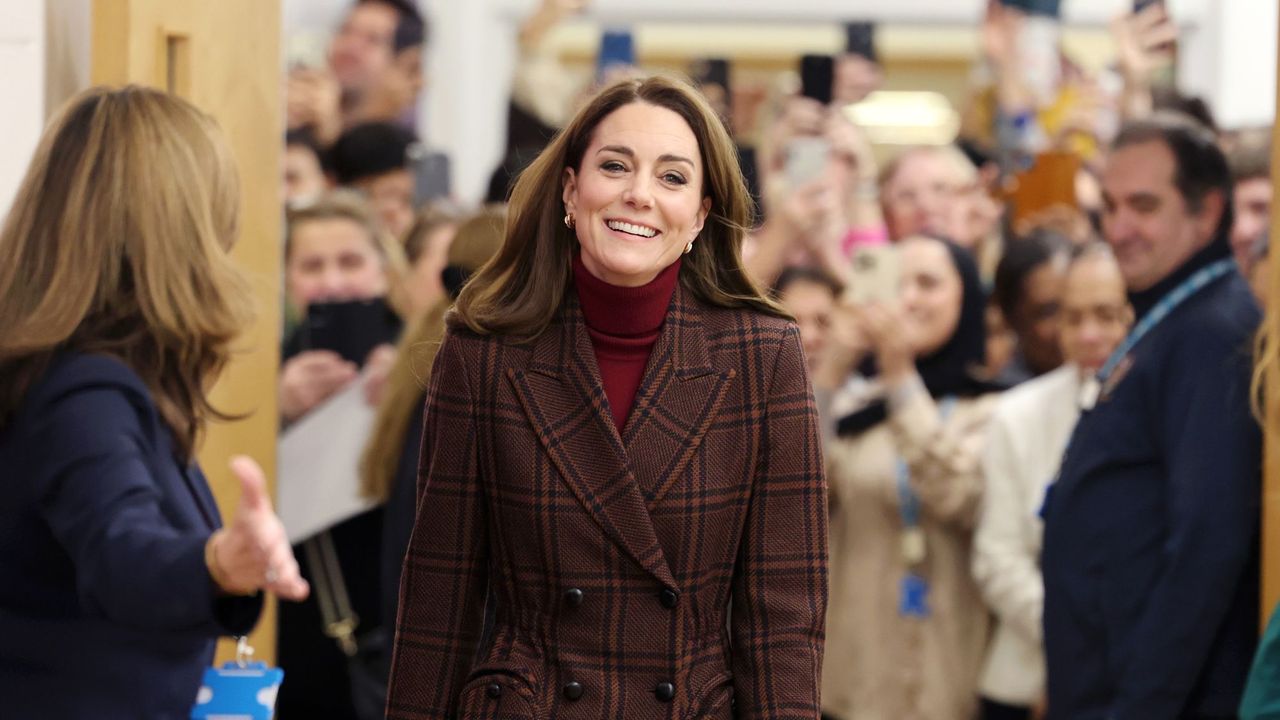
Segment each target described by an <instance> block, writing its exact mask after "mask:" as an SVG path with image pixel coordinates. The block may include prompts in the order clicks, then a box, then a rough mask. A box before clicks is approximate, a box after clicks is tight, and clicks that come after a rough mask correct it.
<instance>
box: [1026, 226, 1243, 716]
mask: <svg viewBox="0 0 1280 720" xmlns="http://www.w3.org/2000/svg"><path fill="white" fill-rule="evenodd" d="M1228 256H1229V254H1228V251H1227V248H1226V246H1225V243H1224V244H1222V245H1221V246H1219V245H1217V244H1215V246H1213V247H1211V248H1209V249H1207V250H1206V251H1202V253H1201V254H1200V255H1199V256H1198V257H1197V258H1196V259H1194V260H1193V261H1191V262H1189V263H1188V265H1187V266H1185V267H1184V268H1183V269H1181V270H1180V271H1178V272H1177V273H1176V274H1175V275H1174V276H1173V277H1171V278H1169V279H1167V281H1164V282H1162V283H1161V284H1160V286H1159V288H1158V290H1159V291H1165V290H1168V289H1169V287H1170V286H1172V285H1173V284H1174V283H1175V282H1176V281H1179V280H1181V279H1182V278H1185V277H1186V276H1188V275H1190V274H1191V273H1192V272H1193V271H1194V270H1195V269H1197V268H1198V267H1203V266H1204V265H1207V264H1208V263H1209V262H1211V261H1212V260H1215V259H1217V258H1219V257H1228ZM1155 294H1159V293H1155ZM1144 295H1150V296H1152V297H1153V296H1154V294H1153V293H1144ZM1150 302H1151V297H1145V298H1144V297H1140V296H1134V303H1135V306H1137V307H1138V310H1139V312H1143V311H1145V310H1146V309H1148V308H1147V307H1144V306H1149V304H1150ZM1259 319H1260V316H1259V312H1258V309H1257V307H1256V305H1255V304H1254V302H1253V299H1252V296H1251V295H1250V293H1249V289H1248V287H1247V286H1246V285H1245V282H1244V279H1243V278H1241V277H1240V275H1239V274H1238V273H1235V272H1232V273H1230V274H1229V275H1227V276H1226V277H1224V278H1222V279H1219V280H1217V281H1215V282H1214V283H1212V284H1210V285H1209V286H1207V287H1206V288H1205V289H1203V290H1202V291H1201V292H1199V293H1198V294H1196V295H1194V296H1193V297H1191V298H1190V299H1189V300H1187V301H1186V302H1185V303H1184V304H1183V305H1181V306H1179V307H1178V308H1177V309H1176V310H1174V312H1173V313H1172V314H1171V315H1170V316H1169V317H1167V318H1166V319H1165V320H1164V321H1163V322H1162V323H1160V324H1159V325H1158V326H1156V328H1155V329H1154V330H1153V331H1152V332H1151V333H1150V334H1149V335H1148V336H1147V337H1146V338H1145V339H1144V340H1142V341H1141V342H1140V343H1139V344H1138V345H1137V346H1136V347H1135V348H1134V350H1133V351H1132V352H1131V353H1130V355H1129V361H1128V362H1126V363H1123V364H1122V365H1121V366H1120V367H1119V369H1117V371H1116V374H1115V375H1114V376H1113V378H1114V379H1113V382H1112V383H1111V387H1110V388H1109V392H1108V391H1107V390H1104V392H1103V395H1102V397H1101V399H1100V400H1099V401H1098V403H1097V405H1096V407H1095V408H1094V409H1093V410H1091V411H1087V412H1085V413H1084V414H1083V415H1082V416H1081V418H1080V422H1079V425H1078V426H1077V427H1076V431H1075V434H1074V436H1073V438H1072V440H1071V445H1070V448H1069V450H1068V452H1067V456H1066V457H1065V458H1064V460H1063V466H1062V473H1061V476H1060V477H1059V479H1058V481H1057V483H1056V484H1055V486H1054V488H1053V490H1052V492H1051V496H1050V498H1049V501H1048V503H1047V506H1046V509H1045V534H1044V555H1043V562H1042V564H1043V570H1044V581H1045V608H1044V625H1045V649H1046V656H1047V660H1048V671H1049V714H1050V717H1051V718H1055V719H1056V718H1064V719H1065V718H1069V719H1070V720H1094V719H1099V720H1100V719H1102V718H1108V719H1114V720H1126V719H1127V718H1169V719H1173V718H1182V717H1202V716H1203V717H1235V714H1236V707H1237V705H1238V703H1239V701H1240V693H1241V690H1242V687H1243V685H1244V680H1245V677H1246V675H1247V673H1248V671H1249V662H1250V659H1251V658H1252V655H1253V650H1254V645H1255V642H1256V638H1257V628H1258V555H1257V546H1258V513H1259V504H1260V492H1261V485H1260V481H1261V432H1260V430H1259V427H1258V424H1257V423H1256V422H1255V421H1254V419H1253V418H1252V417H1251V415H1250V411H1249V400H1248V391H1249V379H1250V367H1251V358H1250V347H1251V345H1250V340H1251V338H1252V335H1253V332H1254V330H1255V329H1256V327H1257V325H1258V322H1259Z"/></svg>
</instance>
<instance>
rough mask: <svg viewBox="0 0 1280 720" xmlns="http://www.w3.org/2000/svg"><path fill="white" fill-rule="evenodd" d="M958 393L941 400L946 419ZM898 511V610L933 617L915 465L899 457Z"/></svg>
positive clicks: (953, 407)
mask: <svg viewBox="0 0 1280 720" xmlns="http://www.w3.org/2000/svg"><path fill="white" fill-rule="evenodd" d="M955 407H956V399H955V398H954V397H945V398H942V401H941V402H939V403H938V416H939V418H940V419H941V421H942V422H943V423H945V422H946V421H947V418H949V417H950V416H951V412H952V411H953V410H955ZM897 480H898V512H899V514H901V516H902V534H901V537H900V538H899V540H900V542H901V551H902V562H903V564H904V565H906V568H907V570H906V573H905V574H904V575H903V576H902V583H901V585H900V586H899V593H898V613H899V614H900V615H902V616H903V617H912V618H922V619H923V618H927V617H929V581H928V580H926V579H925V577H924V575H922V574H921V573H920V565H922V564H923V563H924V560H925V557H926V556H927V555H928V549H927V547H926V545H925V535H924V528H922V527H920V498H919V497H917V496H916V493H915V491H914V490H912V489H911V468H909V467H907V461H906V460H903V459H902V458H898V478H897Z"/></svg>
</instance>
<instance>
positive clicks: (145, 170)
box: [0, 87, 307, 718]
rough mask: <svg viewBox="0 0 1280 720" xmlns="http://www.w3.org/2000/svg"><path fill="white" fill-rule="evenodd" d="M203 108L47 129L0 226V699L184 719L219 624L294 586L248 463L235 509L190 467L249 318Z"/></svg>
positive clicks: (123, 104) (18, 704) (235, 207)
mask: <svg viewBox="0 0 1280 720" xmlns="http://www.w3.org/2000/svg"><path fill="white" fill-rule="evenodd" d="M239 201H240V191H239V186H238V181H237V178H236V171H235V168H234V166H233V164H232V161H231V157H230V154H229V152H228V150H227V147H226V144H225V143H224V141H223V140H222V138H221V136H220V134H219V132H218V130H217V127H216V126H215V125H214V123H213V121H212V120H211V119H210V118H209V117H208V116H206V115H204V114H203V113H201V112H200V111H198V110H196V109H195V108H194V107H192V106H191V105H189V104H188V103H186V102H184V101H182V100H179V99H177V98H174V97H172V96H169V95H165V94H164V93H161V92H158V91H155V90H148V89H143V88H138V87H127V88H124V89H121V90H115V91H111V90H104V89H94V90H90V91H88V92H86V93H83V94H82V95H80V96H78V97H77V98H75V99H73V100H72V101H71V103H70V104H69V105H68V106H67V108H66V109H64V110H63V111H62V113H61V114H59V115H58V117H56V118H55V119H54V121H53V123H52V125H51V126H50V128H49V129H48V130H47V131H46V133H45V136H44V138H43V140H42V141H41V144H40V147H39V148H38V149H37V151H36V155H35V158H34V160H33V161H32V164H31V167H30V169H29V170H28V171H27V176H26V178H25V179H24V180H23V183H22V186H21V188H20V189H19V192H18V196H17V199H16V200H15V202H14V204H13V208H12V209H11V210H10V212H9V216H8V219H7V221H6V222H5V225H4V229H3V230H2V231H0V308H3V312H0V377H3V378H4V382H3V383H0V476H2V477H4V479H5V498H6V502H5V503H4V504H3V505H0V547H2V548H3V552H0V636H3V637H4V641H3V642H0V697H2V698H4V712H5V714H6V716H7V717H41V718H81V717H146V718H186V717H188V716H189V713H190V711H191V707H192V705H193V704H194V703H195V699H196V691H197V689H198V687H199V685H200V676H201V672H202V670H203V668H204V667H206V666H207V665H208V664H209V663H210V662H211V661H212V660H213V648H214V639H215V638H216V637H217V636H219V635H226V634H242V633H245V632H247V631H248V630H249V629H250V628H251V627H252V626H253V625H254V623H255V622H256V621H257V617H258V613H259V611H260V609H261V607H262V596H261V592H262V591H263V590H269V591H274V592H276V593H278V594H279V595H281V596H282V597H285V598H290V599H298V598H301V597H304V596H305V595H306V594H307V585H306V583H305V582H304V581H303V580H302V579H301V578H300V577H299V575H298V568H297V564H296V563H295V562H294V558H293V555H292V553H291V552H290V551H289V545H288V543H287V542H286V540H285V535H284V530H283V528H282V527H281V525H280V522H279V520H278V519H277V518H276V516H275V515H274V513H272V511H271V507H270V503H269V501H268V500H267V496H266V494H265V489H264V486H263V478H262V473H261V470H259V469H258V467H257V466H256V465H255V464H254V463H253V462H252V461H250V460H248V459H247V458H237V459H236V461H234V462H233V464H232V468H233V470H235V472H236V474H237V475H238V476H239V477H240V481H241V485H242V488H243V491H244V494H243V496H242V500H241V504H240V508H239V510H238V511H237V514H236V516H235V519H234V521H233V522H232V524H231V526H230V527H227V528H220V524H221V523H220V521H219V517H218V509H217V506H216V505H215V504H214V501H213V496H212V495H211V493H210V491H209V486H208V485H207V484H206V482H205V479H204V476H203V475H202V474H201V473H200V470H199V468H198V467H197V466H196V465H195V464H194V457H195V450H196V447H197V445H198V443H199V438H200V434H201V432H202V430H203V428H204V426H205V424H206V422H207V421H208V420H209V419H210V418H222V417H225V416H223V415H222V414H221V413H219V412H218V410H217V409H215V408H214V407H212V406H211V405H210V403H209V400H208V398H207V396H206V390H207V388H208V387H209V385H210V384H211V383H212V382H213V380H214V378H216V376H217V375H218V372H219V371H220V370H221V369H222V368H223V367H224V366H225V365H226V362H227V360H228V358H229V357H230V354H231V344H232V342H233V341H234V340H235V339H236V337H237V336H238V335H239V333H240V331H241V329H242V328H243V327H244V324H245V321H246V317H247V315H248V307H247V306H246V299H247V297H248V296H247V294H246V293H245V292H244V285H243V282H242V280H241V278H240V275H239V274H238V273H237V272H236V270H235V269H234V268H233V267H232V265H231V262H230V260H229V259H228V257H227V250H228V249H229V247H230V246H231V244H232V242H233V241H234V239H235V236H236V226H237V217H238V214H239Z"/></svg>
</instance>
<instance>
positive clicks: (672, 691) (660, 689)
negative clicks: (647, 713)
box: [653, 682, 676, 702]
mask: <svg viewBox="0 0 1280 720" xmlns="http://www.w3.org/2000/svg"><path fill="white" fill-rule="evenodd" d="M653 694H654V695H656V696H657V698H658V699H659V700H661V701H662V702H671V700H672V698H674V697H675V696H676V686H675V685H672V684H671V683H669V682H660V683H658V686H657V687H655V688H654V689H653Z"/></svg>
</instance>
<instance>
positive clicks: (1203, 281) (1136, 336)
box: [1040, 258, 1236, 518]
mask: <svg viewBox="0 0 1280 720" xmlns="http://www.w3.org/2000/svg"><path fill="white" fill-rule="evenodd" d="M1235 268H1236V261H1235V260H1234V259H1232V258H1223V259H1222V260H1219V261H1217V262H1215V263H1213V264H1211V265H1207V266H1205V267H1203V268H1201V269H1200V270H1198V271H1197V272H1196V273H1195V274H1194V275H1192V276H1191V277H1189V278H1187V279H1186V280H1183V281H1182V283H1181V284H1179V285H1178V286H1177V287H1175V288H1174V289H1172V290H1170V291H1169V292H1168V293H1166V294H1165V296H1164V297H1162V298H1160V301H1159V302H1157V303H1156V304H1155V306H1154V307H1152V308H1151V310H1150V311H1148V312H1147V314H1146V315H1144V316H1143V318H1142V320H1141V321H1139V322H1138V324H1137V325H1136V326H1134V328H1133V329H1132V330H1130V331H1129V334H1128V335H1127V336H1126V337H1125V339H1124V342H1122V343H1120V346H1119V347H1117V348H1116V349H1115V350H1114V351H1113V352H1112V353H1111V356H1110V357H1108V358H1107V361H1106V362H1105V363H1103V365H1102V369H1101V370H1099V371H1098V374H1097V375H1096V376H1095V380H1096V381H1097V382H1096V383H1095V384H1094V385H1093V386H1092V391H1091V393H1090V394H1089V395H1088V396H1086V397H1085V398H1083V399H1082V400H1081V405H1082V409H1084V410H1086V411H1087V410H1092V409H1093V407H1094V405H1096V404H1097V401H1098V395H1099V393H1100V392H1101V388H1105V387H1106V386H1107V381H1108V380H1110V379H1111V376H1112V375H1114V374H1115V372H1116V368H1118V367H1119V366H1120V363H1121V362H1123V361H1124V359H1125V358H1126V357H1128V356H1129V353H1130V352H1132V351H1133V349H1134V347H1136V346H1137V345H1138V343H1139V342H1140V341H1141V340H1142V339H1143V338H1144V337H1146V336H1147V335H1148V334H1149V333H1150V332H1151V331H1152V330H1154V329H1155V328H1156V326H1157V325H1159V324H1160V323H1161V321H1163V320H1164V319H1165V318H1167V317H1169V315H1170V314H1171V313H1173V311H1174V310H1175V309H1176V308H1177V307H1178V306H1179V305H1181V304H1182V303H1184V302H1186V301H1187V300H1188V299H1190V298H1191V297H1192V296H1193V295H1195V294H1196V293H1198V292H1200V291H1201V290H1203V289H1205V288H1206V287H1208V286H1209V284H1210V283H1212V282H1213V281H1214V280H1217V279H1218V278H1220V277H1223V276H1224V275H1227V274H1229V273H1231V272H1232V271H1234V270H1235ZM1076 429H1077V430H1078V429H1079V425H1077V426H1076ZM1074 438H1075V432H1072V439H1073V440H1074ZM1071 445H1072V441H1070V440H1069V441H1068V442H1067V447H1066V449H1065V450H1064V451H1063V453H1062V464H1063V465H1065V464H1066V462H1067V455H1068V453H1070V452H1071ZM1059 473H1061V467H1060V468H1059ZM1055 484H1057V477H1055V478H1054V481H1053V482H1051V483H1049V487H1048V488H1046V489H1045V495H1044V502H1043V503H1042V504H1041V506H1040V517H1041V518H1043V517H1044V516H1045V509H1046V508H1047V507H1048V506H1049V500H1050V498H1051V497H1052V494H1053V486H1054V485H1055Z"/></svg>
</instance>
